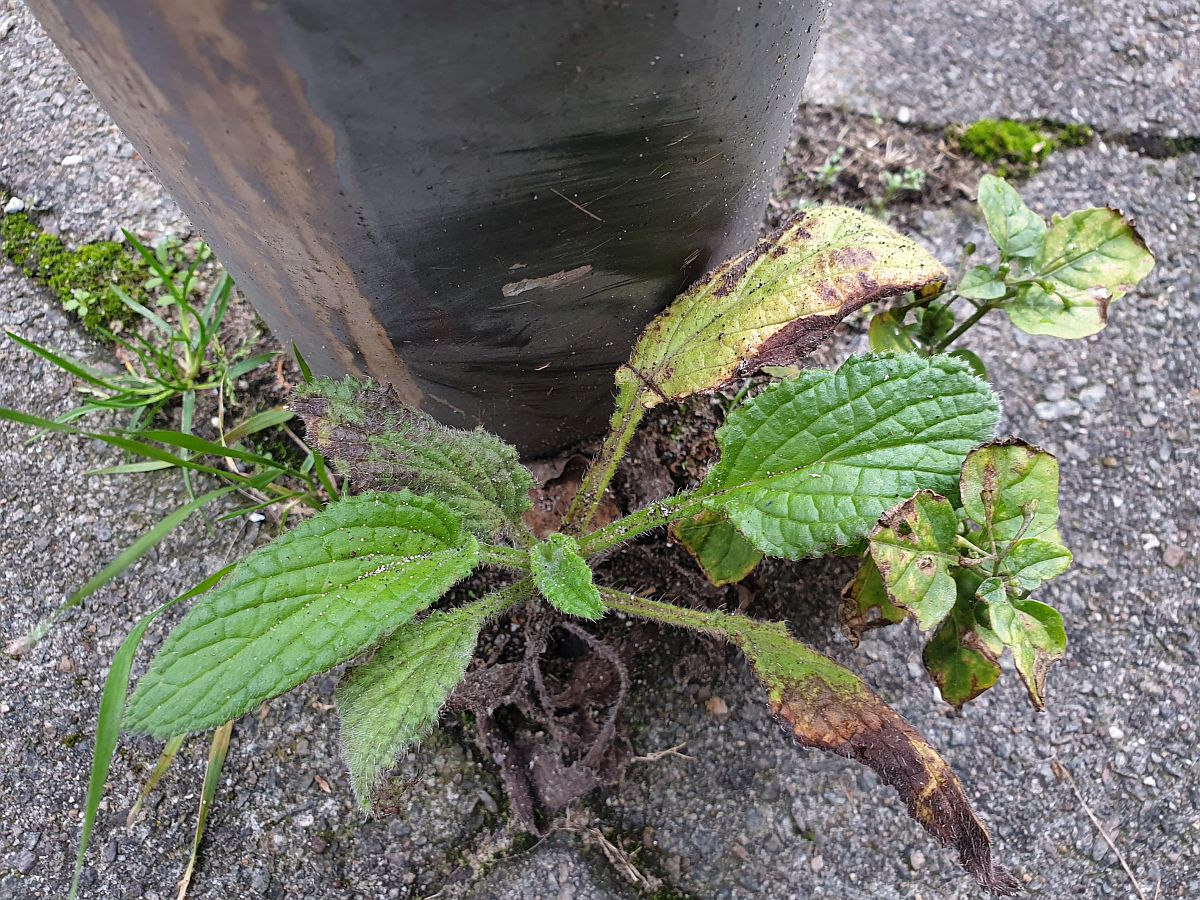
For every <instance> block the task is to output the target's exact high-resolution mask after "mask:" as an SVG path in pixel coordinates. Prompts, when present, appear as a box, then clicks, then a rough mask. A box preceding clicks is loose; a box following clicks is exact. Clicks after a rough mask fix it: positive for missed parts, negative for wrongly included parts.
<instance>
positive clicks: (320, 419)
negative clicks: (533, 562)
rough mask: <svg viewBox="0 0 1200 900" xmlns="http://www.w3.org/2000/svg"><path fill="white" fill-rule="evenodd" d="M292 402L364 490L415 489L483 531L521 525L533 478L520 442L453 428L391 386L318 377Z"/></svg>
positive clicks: (322, 446) (491, 533)
mask: <svg viewBox="0 0 1200 900" xmlns="http://www.w3.org/2000/svg"><path fill="white" fill-rule="evenodd" d="M291 407H292V409H294V410H295V411H296V412H297V413H298V414H299V415H300V416H301V417H302V418H303V419H304V422H305V424H306V426H307V428H308V435H309V439H310V440H312V441H315V442H316V447H317V449H318V450H320V451H321V452H322V453H323V454H325V455H326V456H328V457H331V458H332V459H335V460H337V462H338V465H339V468H340V469H341V470H342V471H343V472H344V473H345V474H347V475H349V476H350V480H351V482H353V483H354V484H355V485H356V486H357V487H358V488H359V489H360V490H366V491H392V490H396V489H397V488H411V489H412V490H413V491H415V492H417V493H419V494H429V495H431V496H434V497H437V498H438V499H439V500H441V501H442V502H443V503H445V504H446V505H447V506H448V507H450V509H451V510H453V511H454V513H455V514H456V515H457V516H458V517H459V518H460V519H462V522H463V524H464V525H465V526H466V528H467V529H468V530H469V531H471V532H472V533H474V534H476V535H478V536H479V537H484V538H492V537H495V536H496V535H498V534H500V533H502V532H509V533H511V532H513V531H518V530H520V529H521V528H522V527H523V526H522V524H521V517H522V515H524V513H525V511H526V510H528V509H530V508H531V506H532V504H531V502H530V500H529V490H530V488H532V487H533V476H532V475H530V474H529V472H528V471H527V470H526V469H525V468H524V467H523V466H522V465H521V464H520V462H519V461H518V459H517V451H516V448H514V447H512V446H510V445H509V444H506V443H504V441H502V440H500V438H498V437H496V436H495V435H493V434H489V433H488V432H486V431H484V430H483V429H482V428H476V429H475V430H474V431H462V430H459V429H456V428H447V427H446V426H445V425H442V424H440V423H438V422H436V421H434V419H433V418H431V417H430V416H428V415H426V414H425V413H423V412H421V411H419V410H416V409H413V408H411V407H409V406H406V405H405V404H404V403H403V402H401V400H400V398H399V397H398V396H397V395H396V392H395V391H394V390H393V389H392V388H391V387H380V386H377V385H375V384H373V383H372V382H370V381H365V382H364V381H358V380H356V379H354V378H349V377H347V378H345V379H344V380H342V381H333V380H331V379H328V378H318V379H316V380H315V381H313V382H312V383H311V384H302V385H297V386H296V392H295V395H294V397H293V399H292V402H291Z"/></svg>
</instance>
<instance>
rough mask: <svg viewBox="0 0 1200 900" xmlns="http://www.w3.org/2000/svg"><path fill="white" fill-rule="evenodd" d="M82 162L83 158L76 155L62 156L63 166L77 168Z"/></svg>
mask: <svg viewBox="0 0 1200 900" xmlns="http://www.w3.org/2000/svg"><path fill="white" fill-rule="evenodd" d="M81 162H83V157H82V156H80V155H79V154H78V153H72V154H71V155H70V156H64V157H63V161H62V164H63V165H64V166H77V165H79V164H80V163H81Z"/></svg>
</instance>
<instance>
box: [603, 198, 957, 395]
mask: <svg viewBox="0 0 1200 900" xmlns="http://www.w3.org/2000/svg"><path fill="white" fill-rule="evenodd" d="M945 277H946V273H945V270H944V269H943V268H942V266H941V265H940V264H939V263H938V262H937V260H935V259H934V258H933V257H932V256H930V255H929V254H928V253H927V252H925V251H924V250H923V249H921V247H919V246H918V245H917V244H915V243H914V242H913V241H911V240H909V239H908V238H906V237H903V236H902V235H900V234H898V233H897V232H896V231H894V230H893V229H891V228H890V227H888V226H887V225H886V224H884V223H883V222H881V221H879V220H878V219H876V218H874V217H873V216H869V215H867V214H866V213H863V212H860V211H858V210H854V209H849V208H846V207H839V206H827V207H821V208H819V209H811V210H806V211H805V212H802V213H800V214H798V215H797V216H795V217H794V218H793V219H791V220H790V221H789V222H788V223H787V224H786V225H784V226H783V227H782V228H781V229H779V230H778V231H776V232H775V233H774V234H771V235H768V236H767V237H764V238H763V239H762V240H760V241H759V242H758V243H757V244H756V245H755V246H754V247H753V248H752V249H750V250H748V251H747V252H745V253H743V254H742V255H741V256H737V257H734V258H733V259H731V260H728V261H727V262H725V263H723V264H722V265H720V266H718V267H717V268H716V269H714V270H713V271H712V272H711V273H709V274H708V275H707V276H705V277H704V278H702V279H700V281H698V282H696V284H695V285H693V286H692V287H691V288H689V289H688V290H687V291H686V292H685V293H683V294H681V295H680V296H679V297H677V298H676V299H675V301H674V302H673V303H672V304H671V305H670V306H669V307H667V309H666V310H664V311H663V312H662V313H661V314H660V315H659V316H658V317H657V318H655V319H654V320H653V321H652V322H651V323H650V324H649V325H648V326H646V330H645V331H644V332H643V333H642V336H641V338H639V340H638V342H637V344H636V346H635V347H634V349H633V354H632V355H631V356H630V359H629V363H628V365H626V366H623V367H622V368H621V369H620V370H619V371H618V374H617V378H618V380H623V379H635V380H636V382H637V383H638V384H639V385H640V386H641V392H640V394H639V399H640V401H641V402H642V404H643V405H644V406H646V407H647V408H649V407H653V406H657V405H658V404H659V403H661V402H663V401H667V400H681V399H683V398H684V397H688V396H691V395H692V394H698V393H705V392H708V391H713V390H716V389H717V388H719V387H721V386H722V385H724V384H727V383H728V382H729V381H731V380H732V379H733V378H735V377H737V376H738V375H741V374H746V373H749V372H753V371H755V370H757V369H759V368H761V367H762V366H766V365H773V366H778V365H788V364H790V363H792V362H794V361H795V360H796V359H797V358H798V357H800V356H803V355H805V354H806V353H808V352H809V351H811V350H812V349H813V348H814V347H816V346H817V345H818V344H820V343H821V342H822V341H823V340H825V338H826V337H828V336H829V334H830V333H831V332H832V331H833V329H834V328H835V327H837V324H838V322H840V321H841V320H842V319H844V318H845V317H846V316H848V315H849V314H850V313H852V312H854V311H855V310H856V309H859V308H860V307H861V306H863V305H864V304H866V303H870V302H873V301H875V300H882V299H884V298H886V297H892V296H895V295H897V294H903V293H904V292H906V291H920V290H923V289H926V288H930V287H931V286H933V285H936V284H938V283H940V282H941V281H942V280H944V278H945Z"/></svg>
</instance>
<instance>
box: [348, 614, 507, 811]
mask: <svg viewBox="0 0 1200 900" xmlns="http://www.w3.org/2000/svg"><path fill="white" fill-rule="evenodd" d="M491 612H492V610H491V607H490V606H488V605H486V604H485V603H472V604H468V605H467V606H463V607H459V608H458V609H454V610H450V611H448V612H433V613H430V614H429V615H428V616H427V617H426V618H424V619H422V620H421V621H420V622H410V623H409V624H407V625H402V626H401V627H400V628H398V629H397V630H396V631H395V632H393V633H392V636H391V637H389V638H388V639H387V640H386V641H384V642H383V644H381V645H380V646H379V648H378V649H377V650H376V651H375V655H374V657H372V659H371V661H370V662H368V663H366V664H364V665H361V666H354V667H353V668H351V669H349V670H348V671H347V672H346V674H345V676H343V678H342V681H341V684H339V685H338V691H337V706H338V718H339V720H340V722H341V734H342V750H343V752H344V754H345V756H346V762H347V764H348V765H349V767H350V779H351V782H352V784H353V785H354V793H355V794H356V795H357V797H358V799H359V801H360V802H361V803H363V805H369V804H370V801H371V794H372V790H373V789H374V787H375V784H376V782H377V781H378V780H379V777H380V776H381V775H382V774H384V773H385V772H386V771H387V770H388V769H390V768H391V767H392V766H393V765H394V764H395V762H396V758H397V757H398V756H399V755H400V753H401V752H403V750H404V749H405V748H406V747H408V746H409V745H410V744H412V743H414V742H416V741H419V740H421V738H423V737H424V736H425V735H426V734H427V733H428V732H429V730H430V729H432V728H433V726H434V725H436V724H437V720H438V714H439V713H440V712H441V709H442V707H443V706H444V705H445V703H446V698H447V697H449V696H450V692H451V691H453V690H454V687H455V685H457V684H458V683H459V682H460V681H462V678H463V675H464V674H465V673H466V671H467V665H468V664H469V663H470V661H471V655H472V654H473V653H474V652H475V643H476V641H477V640H478V638H479V629H480V628H481V627H482V626H483V623H484V622H485V621H486V620H487V617H488V615H490V613H491Z"/></svg>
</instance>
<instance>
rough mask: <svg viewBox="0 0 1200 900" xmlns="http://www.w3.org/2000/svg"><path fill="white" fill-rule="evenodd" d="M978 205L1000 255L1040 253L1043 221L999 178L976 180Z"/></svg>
mask: <svg viewBox="0 0 1200 900" xmlns="http://www.w3.org/2000/svg"><path fill="white" fill-rule="evenodd" d="M979 208H980V209H982V210H983V218H984V220H985V221H986V222H987V227H988V231H989V232H990V233H991V235H992V239H993V240H994V241H995V242H996V246H997V247H999V248H1000V253H1001V254H1002V255H1003V256H1004V257H1006V258H1007V257H1016V258H1018V259H1032V258H1034V257H1036V256H1038V254H1039V253H1041V252H1042V244H1043V242H1044V241H1045V236H1046V221H1045V220H1044V219H1043V218H1042V217H1041V216H1039V215H1038V214H1037V213H1035V212H1034V211H1033V210H1031V209H1030V208H1029V207H1028V206H1026V205H1025V201H1024V200H1022V199H1021V195H1020V194H1018V193H1017V192H1016V190H1015V189H1014V188H1013V187H1012V185H1010V184H1009V183H1008V182H1007V181H1005V180H1004V179H1003V178H998V177H996V176H995V175H984V176H983V177H982V178H980V179H979ZM959 293H962V292H961V291H960V292H959ZM963 296H969V295H967V294H963ZM997 296H999V295H997ZM978 299H981V300H989V299H992V298H990V297H981V298H978Z"/></svg>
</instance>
